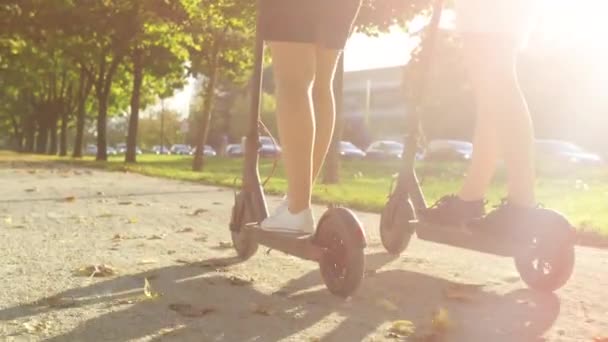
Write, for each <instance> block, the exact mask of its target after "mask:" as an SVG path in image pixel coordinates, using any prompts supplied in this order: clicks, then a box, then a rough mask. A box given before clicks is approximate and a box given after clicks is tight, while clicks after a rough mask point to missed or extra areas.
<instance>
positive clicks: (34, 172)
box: [27, 170, 38, 175]
mask: <svg viewBox="0 0 608 342" xmlns="http://www.w3.org/2000/svg"><path fill="white" fill-rule="evenodd" d="M37 172H38V171H37V170H27V173H29V174H32V175H33V174H36V173H37Z"/></svg>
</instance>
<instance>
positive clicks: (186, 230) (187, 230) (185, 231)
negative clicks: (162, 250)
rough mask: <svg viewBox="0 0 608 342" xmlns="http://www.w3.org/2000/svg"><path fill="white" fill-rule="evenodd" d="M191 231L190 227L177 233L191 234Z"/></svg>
mask: <svg viewBox="0 0 608 342" xmlns="http://www.w3.org/2000/svg"><path fill="white" fill-rule="evenodd" d="M193 231H194V229H192V228H191V227H186V228H182V229H180V230H178V231H177V233H192V232H193Z"/></svg>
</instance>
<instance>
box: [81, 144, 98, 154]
mask: <svg viewBox="0 0 608 342" xmlns="http://www.w3.org/2000/svg"><path fill="white" fill-rule="evenodd" d="M84 154H88V155H97V145H93V144H88V145H87V147H85V149H84Z"/></svg>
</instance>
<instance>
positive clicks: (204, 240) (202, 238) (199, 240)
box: [194, 235, 207, 242]
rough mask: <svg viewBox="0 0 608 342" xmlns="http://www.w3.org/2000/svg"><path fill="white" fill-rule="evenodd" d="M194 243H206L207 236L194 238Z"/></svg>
mask: <svg viewBox="0 0 608 342" xmlns="http://www.w3.org/2000/svg"><path fill="white" fill-rule="evenodd" d="M194 241H197V242H206V241H207V236H205V235H203V236H199V237H196V238H194Z"/></svg>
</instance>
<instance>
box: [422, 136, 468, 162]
mask: <svg viewBox="0 0 608 342" xmlns="http://www.w3.org/2000/svg"><path fill="white" fill-rule="evenodd" d="M472 155H473V144H472V143H470V142H468V141H462V140H445V139H437V140H432V141H431V142H429V144H428V146H427V147H426V151H425V152H424V160H428V161H465V160H469V159H471V156H472Z"/></svg>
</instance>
